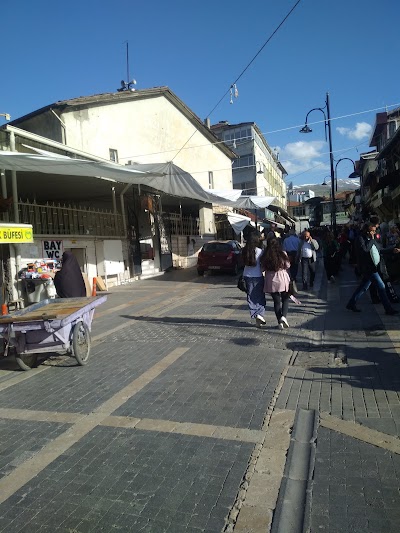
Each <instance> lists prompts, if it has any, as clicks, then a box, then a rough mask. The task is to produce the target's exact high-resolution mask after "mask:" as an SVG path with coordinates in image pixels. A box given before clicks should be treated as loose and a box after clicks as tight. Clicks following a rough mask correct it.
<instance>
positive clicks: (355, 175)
mask: <svg viewBox="0 0 400 533" xmlns="http://www.w3.org/2000/svg"><path fill="white" fill-rule="evenodd" d="M341 161H351V162H352V163H353V172H352V173H351V174H350V175H349V178H350V179H357V178H359V177H360V174H359V173H358V172H357V171H356V164H355V162H354V161H353V160H352V159H350V157H341V158H340V159H339V160H338V161H336V165H335V180H336V190H337V181H338V178H337V166H338V164H339V163H340V162H341Z"/></svg>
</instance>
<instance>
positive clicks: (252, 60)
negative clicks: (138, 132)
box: [171, 0, 301, 161]
mask: <svg viewBox="0 0 400 533" xmlns="http://www.w3.org/2000/svg"><path fill="white" fill-rule="evenodd" d="M300 2H301V0H297V2H296V3H295V4H294V6H293V7H292V8H291V9H290V11H289V13H287V15H286V16H285V17H284V18H283V20H282V21H281V22H280V23H279V24H278V26H277V27H276V28H275V29H274V31H273V32H272V33H271V35H270V36H269V37H268V39H267V40H266V41H265V43H264V44H263V45H262V47H261V48H260V49H259V50H258V52H257V53H256V54H255V56H253V58H252V59H251V61H249V63H248V64H247V65H246V66H245V68H244V69H243V70H242V72H241V73H240V74H239V76H238V77H237V78H236V79H235V81H234V82H232V83H231V85H230V86H229V89H227V90H226V91H225V92H224V94H223V95H222V96H221V98H220V99H219V100H218V102H217V103H216V104H215V106H214V107H213V108H212V109H211V111H210V112H209V113H208V115H207V118H208V117H210V115H212V113H213V112H214V111H215V110H216V109H217V107H218V106H219V104H220V103H221V102H222V100H223V99H224V98H225V96H226V95H227V94H228V93H229V91H230V90H231V89H232V87H233V86H234V85H235V83H237V82H238V81H239V80H240V78H241V77H242V76H243V75H244V73H245V72H246V71H247V70H248V68H249V67H250V65H251V64H252V63H253V62H254V61H255V60H256V58H257V57H258V56H259V55H260V54H261V52H262V51H263V50H264V48H265V47H266V46H267V44H268V43H269V42H270V40H271V39H272V38H273V37H274V35H275V34H276V33H277V32H278V31H279V29H280V28H281V27H282V26H283V24H284V23H285V22H286V20H287V19H288V18H289V17H290V15H291V14H292V13H293V11H294V10H295V9H296V7H297V6H298V5H299V4H300ZM196 133H197V130H195V131H194V132H193V133H192V135H191V136H190V137H189V139H188V140H187V141H186V142H185V144H184V145H183V146H182V148H180V150H178V152H177V153H176V154H175V155H174V157H173V158H172V159H171V161H173V160H174V159H175V158H176V157H177V156H178V155H179V154H180V152H181V151H182V150H183V148H184V147H185V146H186V145H187V143H188V142H189V141H190V139H191V138H192V137H193V136H194V135H195V134H196Z"/></svg>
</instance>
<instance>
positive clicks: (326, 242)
mask: <svg viewBox="0 0 400 533" xmlns="http://www.w3.org/2000/svg"><path fill="white" fill-rule="evenodd" d="M322 254H323V257H324V267H325V273H326V277H327V279H328V281H330V282H333V281H335V276H337V273H338V271H339V266H340V261H339V243H338V242H337V240H336V239H335V237H334V235H333V233H332V232H331V231H328V232H327V233H326V234H325V236H324V238H323V241H322Z"/></svg>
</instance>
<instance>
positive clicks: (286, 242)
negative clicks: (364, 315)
mask: <svg viewBox="0 0 400 533" xmlns="http://www.w3.org/2000/svg"><path fill="white" fill-rule="evenodd" d="M318 258H320V259H322V263H323V267H324V270H325V275H326V278H327V280H328V283H335V282H336V281H337V278H338V276H340V271H341V269H342V266H343V263H344V262H345V261H347V262H348V264H349V265H351V267H352V268H353V269H354V275H355V276H356V277H357V278H359V280H360V283H359V285H358V287H357V289H356V290H355V291H354V293H353V295H352V296H351V298H350V300H349V301H348V303H347V305H346V309H348V310H349V311H352V312H360V311H361V309H359V308H358V307H357V305H356V304H357V302H358V301H359V299H360V298H361V297H362V295H363V294H364V293H365V292H367V291H368V289H369V292H370V297H371V300H372V302H373V303H380V302H381V303H382V304H383V306H384V309H385V312H386V314H388V315H394V314H397V313H398V311H397V310H396V309H395V308H394V307H393V305H392V304H393V303H397V302H398V301H399V298H398V296H397V294H396V292H395V290H394V288H393V285H392V282H393V281H395V280H397V279H400V228H399V226H398V225H397V224H387V223H385V222H380V220H379V218H378V217H376V216H370V217H369V219H368V220H367V221H365V222H362V223H357V224H349V225H345V226H343V227H340V228H339V229H338V231H336V232H335V233H334V232H333V231H332V230H331V229H330V228H314V229H313V230H312V231H310V230H309V229H305V230H303V231H302V232H301V233H300V234H297V233H296V230H295V229H294V228H288V227H287V228H286V229H285V231H279V230H278V228H277V227H276V226H275V227H274V226H272V227H271V228H270V229H269V230H268V231H264V232H263V234H261V233H260V232H258V231H256V230H255V229H252V230H251V231H248V232H247V234H246V243H245V246H244V248H243V260H244V265H245V266H244V271H243V277H244V280H245V284H246V288H247V302H248V306H249V311H250V316H251V318H252V319H254V321H255V324H256V326H257V327H259V328H262V327H264V326H266V324H267V321H266V319H265V307H266V294H269V295H270V296H271V298H272V301H273V305H274V311H275V315H276V319H277V322H278V327H279V328H280V329H283V328H288V327H289V322H288V319H287V316H288V312H289V302H290V298H291V297H292V299H293V296H294V295H295V294H296V293H297V278H298V273H299V270H300V275H301V282H302V290H303V291H307V290H310V289H312V288H313V285H314V280H315V272H316V267H317V264H320V263H321V262H318V261H317V259H318Z"/></svg>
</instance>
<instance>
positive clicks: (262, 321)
mask: <svg viewBox="0 0 400 533" xmlns="http://www.w3.org/2000/svg"><path fill="white" fill-rule="evenodd" d="M256 320H258V321H259V322H261V324H264V325H266V322H265V318H264V317H263V316H261V315H257V316H256Z"/></svg>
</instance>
